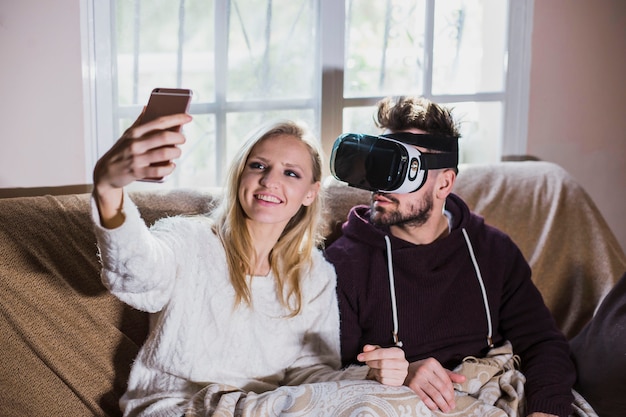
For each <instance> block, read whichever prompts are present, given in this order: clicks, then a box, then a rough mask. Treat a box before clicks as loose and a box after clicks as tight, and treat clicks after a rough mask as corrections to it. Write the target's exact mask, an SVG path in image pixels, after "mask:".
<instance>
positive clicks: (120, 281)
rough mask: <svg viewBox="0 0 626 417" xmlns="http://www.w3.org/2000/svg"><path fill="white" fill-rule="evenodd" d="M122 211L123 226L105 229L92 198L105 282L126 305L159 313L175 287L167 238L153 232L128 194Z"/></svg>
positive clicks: (102, 274) (92, 209)
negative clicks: (161, 237)
mask: <svg viewBox="0 0 626 417" xmlns="http://www.w3.org/2000/svg"><path fill="white" fill-rule="evenodd" d="M122 209H123V212H124V216H125V220H124V223H123V224H122V225H121V226H119V227H117V228H115V229H106V228H104V227H102V225H101V223H100V217H99V214H98V208H97V205H96V202H95V199H94V198H93V197H92V199H91V213H92V219H93V222H94V231H95V235H96V239H97V243H98V250H99V256H100V262H101V264H102V270H101V279H102V282H103V284H104V285H105V287H106V288H107V289H108V290H109V291H111V293H112V294H113V295H115V296H116V297H117V298H119V299H120V300H121V301H123V302H125V303H126V304H128V305H130V306H132V307H134V308H137V309H139V310H142V311H147V312H151V313H153V312H157V311H160V310H161V309H162V308H163V306H164V305H165V304H166V303H167V301H168V300H169V298H170V294H171V291H172V287H173V284H174V279H175V273H176V268H175V262H174V259H173V258H174V255H173V252H172V250H171V249H170V248H169V247H168V245H167V244H166V243H165V240H164V239H158V238H157V237H156V236H154V234H153V233H151V232H150V230H149V229H148V227H147V226H146V224H145V223H144V221H143V219H142V218H141V216H140V213H139V210H138V208H137V206H136V205H135V204H134V203H133V201H132V200H131V199H130V197H129V196H128V194H127V193H126V191H125V192H124V202H123V207H122Z"/></svg>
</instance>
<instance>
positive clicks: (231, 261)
mask: <svg viewBox="0 0 626 417" xmlns="http://www.w3.org/2000/svg"><path fill="white" fill-rule="evenodd" d="M279 135H289V136H293V137H295V138H297V139H299V140H300V141H301V142H302V143H304V144H305V145H306V147H307V149H308V151H309V154H310V156H311V165H312V167H313V172H312V183H315V182H318V181H321V178H322V157H321V152H320V150H319V147H318V145H317V141H316V140H315V138H314V137H313V135H312V134H311V132H310V131H309V130H308V128H307V127H306V126H305V125H303V124H300V123H297V122H294V121H290V120H279V121H274V122H271V123H268V124H266V125H263V126H261V127H260V128H259V129H257V130H256V131H254V132H253V133H252V134H251V135H250V136H249V137H248V139H247V140H246V142H245V143H244V145H243V146H242V147H241V149H240V150H239V151H238V153H237V155H236V156H235V159H234V160H233V162H232V164H231V166H230V169H229V172H228V176H227V179H226V185H225V188H224V196H223V199H222V201H221V203H220V205H219V206H218V207H217V209H216V210H215V211H214V216H213V218H214V220H215V222H214V225H213V230H214V232H215V233H216V234H217V235H218V236H219V238H220V240H221V241H222V244H223V245H224V248H225V252H226V259H227V263H228V268H229V272H230V281H231V283H232V285H233V287H234V289H235V294H236V302H235V305H239V304H241V303H242V302H244V303H246V304H248V305H250V304H251V303H252V297H251V294H250V287H249V284H248V283H249V281H248V279H247V276H248V275H249V274H250V273H251V271H252V270H253V266H254V264H255V259H254V251H253V248H252V242H251V238H250V235H249V233H248V229H247V227H246V215H245V213H244V211H243V208H242V206H241V202H240V201H239V193H238V190H239V183H240V181H241V176H242V173H243V171H244V169H245V167H246V164H247V161H248V157H249V156H250V153H251V152H252V148H254V146H255V145H256V144H258V143H260V142H261V141H264V140H266V139H269V138H272V137H275V136H279ZM322 209H323V201H322V195H321V193H319V194H318V196H317V198H316V199H315V200H314V201H313V203H311V204H310V205H309V206H301V207H300V209H299V210H298V212H297V213H296V214H295V215H294V216H293V217H292V218H291V219H290V220H289V222H288V223H287V225H286V226H285V229H284V230H283V232H282V234H281V236H280V237H279V239H278V242H277V243H276V245H275V246H274V248H273V249H272V251H271V252H270V259H269V260H270V268H271V270H272V272H273V274H274V276H275V278H276V281H277V292H278V299H279V301H280V303H281V305H283V306H285V307H286V308H287V309H289V310H290V312H291V316H295V315H297V314H298V313H299V312H300V309H301V307H302V293H301V290H300V276H301V275H302V274H303V273H304V272H305V271H306V270H307V268H308V267H309V266H310V264H311V256H312V252H313V250H314V249H315V247H316V246H317V245H318V244H321V242H322V236H321V232H320V227H321V215H322Z"/></svg>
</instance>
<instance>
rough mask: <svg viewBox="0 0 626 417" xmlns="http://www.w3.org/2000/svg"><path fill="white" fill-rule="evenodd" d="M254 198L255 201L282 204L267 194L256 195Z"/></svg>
mask: <svg viewBox="0 0 626 417" xmlns="http://www.w3.org/2000/svg"><path fill="white" fill-rule="evenodd" d="M254 197H255V198H256V199H257V200H261V201H267V202H268V203H276V204H280V203H282V201H281V200H279V199H278V198H276V197H274V196H271V195H267V194H256V195H255V196H254Z"/></svg>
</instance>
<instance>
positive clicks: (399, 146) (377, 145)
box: [330, 132, 459, 193]
mask: <svg viewBox="0 0 626 417" xmlns="http://www.w3.org/2000/svg"><path fill="white" fill-rule="evenodd" d="M412 145H416V146H421V147H424V148H428V149H433V150H436V151H439V152H441V153H425V152H420V151H419V150H417V149H416V148H415V146H412ZM458 162H459V152H458V138H457V137H448V136H437V135H429V134H415V133H408V132H399V133H390V134H386V135H382V136H370V135H364V134H359V133H344V134H343V135H341V136H339V137H338V138H337V140H335V144H334V145H333V150H332V153H331V156H330V170H331V173H332V174H333V176H334V177H335V178H337V179H338V180H339V181H343V182H347V183H348V185H350V186H352V187H356V188H361V189H363V190H369V191H378V192H387V193H412V192H414V191H417V190H419V189H420V188H421V187H422V185H424V183H425V182H426V178H427V176H428V170H429V169H441V168H456V166H457V165H458Z"/></svg>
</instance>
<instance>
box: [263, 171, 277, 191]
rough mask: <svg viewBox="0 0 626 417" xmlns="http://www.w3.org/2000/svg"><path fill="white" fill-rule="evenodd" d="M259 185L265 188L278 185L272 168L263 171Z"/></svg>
mask: <svg viewBox="0 0 626 417" xmlns="http://www.w3.org/2000/svg"><path fill="white" fill-rule="evenodd" d="M261 185H262V186H264V187H267V188H273V187H276V186H277V185H278V175H277V173H276V172H275V171H274V170H273V169H268V170H267V171H265V173H264V174H263V176H262V177H261Z"/></svg>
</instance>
